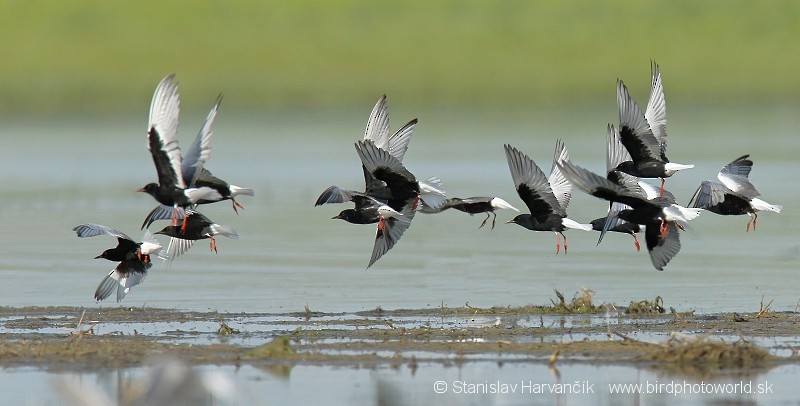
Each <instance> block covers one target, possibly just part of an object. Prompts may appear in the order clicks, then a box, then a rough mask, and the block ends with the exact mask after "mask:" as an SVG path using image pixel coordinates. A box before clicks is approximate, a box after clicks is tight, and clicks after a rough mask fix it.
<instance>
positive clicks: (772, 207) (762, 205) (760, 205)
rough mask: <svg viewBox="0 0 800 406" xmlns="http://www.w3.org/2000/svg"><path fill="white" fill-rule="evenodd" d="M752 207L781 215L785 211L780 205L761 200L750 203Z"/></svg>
mask: <svg viewBox="0 0 800 406" xmlns="http://www.w3.org/2000/svg"><path fill="white" fill-rule="evenodd" d="M750 205H751V206H753V208H754V209H756V210H757V211H758V210H763V211H774V212H775V213H780V212H781V210H783V206H781V205H779V204H769V203H767V202H765V201H763V200H761V199H753V200H751V201H750Z"/></svg>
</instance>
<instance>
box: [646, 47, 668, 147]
mask: <svg viewBox="0 0 800 406" xmlns="http://www.w3.org/2000/svg"><path fill="white" fill-rule="evenodd" d="M644 117H645V119H647V123H648V124H649V125H650V130H651V131H652V132H653V136H654V137H656V140H657V141H658V143H659V144H660V145H661V152H662V153H664V151H665V150H666V148H667V102H666V99H665V98H664V85H663V84H662V83H661V72H659V70H658V64H657V63H656V62H655V61H650V100H648V101H647V110H645V112H644Z"/></svg>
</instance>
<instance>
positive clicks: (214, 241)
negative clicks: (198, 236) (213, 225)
mask: <svg viewBox="0 0 800 406" xmlns="http://www.w3.org/2000/svg"><path fill="white" fill-rule="evenodd" d="M208 247H209V248H211V251H214V252H215V253H217V239H216V238H214V236H211V237H208Z"/></svg>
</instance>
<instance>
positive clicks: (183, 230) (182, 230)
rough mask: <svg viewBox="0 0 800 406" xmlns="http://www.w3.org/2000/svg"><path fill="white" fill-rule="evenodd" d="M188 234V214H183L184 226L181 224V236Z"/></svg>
mask: <svg viewBox="0 0 800 406" xmlns="http://www.w3.org/2000/svg"><path fill="white" fill-rule="evenodd" d="M185 233H186V213H183V224H181V234H185Z"/></svg>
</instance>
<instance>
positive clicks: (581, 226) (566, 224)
mask: <svg viewBox="0 0 800 406" xmlns="http://www.w3.org/2000/svg"><path fill="white" fill-rule="evenodd" d="M561 222H562V223H563V224H564V227H566V228H572V229H575V230H583V231H592V225H591V224H581V223H578V222H577V221H575V220H572V219H568V218H566V217H564V218H563V219H561Z"/></svg>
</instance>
